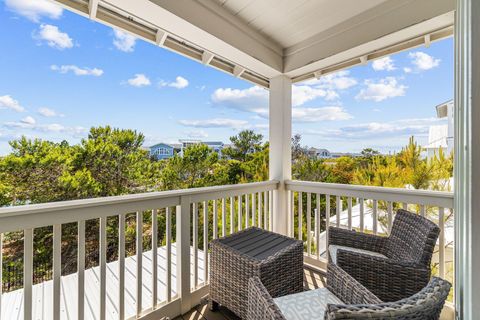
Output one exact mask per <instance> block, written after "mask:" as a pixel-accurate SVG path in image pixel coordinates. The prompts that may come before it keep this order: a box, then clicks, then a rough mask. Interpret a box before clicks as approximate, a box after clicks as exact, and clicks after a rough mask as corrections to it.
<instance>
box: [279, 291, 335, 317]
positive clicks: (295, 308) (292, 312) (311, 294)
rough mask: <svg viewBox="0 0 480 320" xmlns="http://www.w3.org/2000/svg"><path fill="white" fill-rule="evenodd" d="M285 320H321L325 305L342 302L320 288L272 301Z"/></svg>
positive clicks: (323, 315)
mask: <svg viewBox="0 0 480 320" xmlns="http://www.w3.org/2000/svg"><path fill="white" fill-rule="evenodd" d="M273 301H275V304H276V305H277V306H278V308H279V309H280V310H281V311H282V314H283V316H284V317H285V319H287V320H307V319H308V320H323V319H324V317H325V310H326V308H327V304H342V303H343V302H342V301H341V300H340V299H339V298H337V297H336V296H335V295H334V294H333V293H331V292H330V291H329V290H328V289H327V288H320V289H315V290H310V291H305V292H301V293H295V294H290V295H287V296H283V297H279V298H275V299H273Z"/></svg>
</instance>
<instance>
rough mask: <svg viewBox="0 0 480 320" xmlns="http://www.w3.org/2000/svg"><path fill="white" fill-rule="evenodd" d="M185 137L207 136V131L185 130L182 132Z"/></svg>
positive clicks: (199, 137) (198, 137)
mask: <svg viewBox="0 0 480 320" xmlns="http://www.w3.org/2000/svg"><path fill="white" fill-rule="evenodd" d="M184 134H185V135H186V136H187V137H189V138H190V139H204V138H208V133H207V132H205V131H204V130H192V131H186V132H185V133H184Z"/></svg>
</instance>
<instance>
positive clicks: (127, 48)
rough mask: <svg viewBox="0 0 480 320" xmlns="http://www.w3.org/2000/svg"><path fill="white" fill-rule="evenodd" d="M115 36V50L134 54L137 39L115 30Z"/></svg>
mask: <svg viewBox="0 0 480 320" xmlns="http://www.w3.org/2000/svg"><path fill="white" fill-rule="evenodd" d="M113 35H114V39H113V45H114V46H115V48H117V49H118V50H120V51H123V52H133V50H134V49H135V42H136V41H137V38H135V37H134V36H132V35H131V34H129V33H126V32H124V31H121V30H118V29H114V30H113Z"/></svg>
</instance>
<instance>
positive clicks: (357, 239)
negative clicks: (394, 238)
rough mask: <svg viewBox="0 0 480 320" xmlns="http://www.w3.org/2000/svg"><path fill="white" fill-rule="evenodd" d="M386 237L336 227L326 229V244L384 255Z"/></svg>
mask: <svg viewBox="0 0 480 320" xmlns="http://www.w3.org/2000/svg"><path fill="white" fill-rule="evenodd" d="M387 240H388V238H387V237H381V236H376V235H372V234H367V233H362V232H356V231H353V230H347V229H341V228H337V227H329V228H328V243H329V244H333V245H338V246H345V247H350V248H357V249H362V250H368V251H375V252H379V253H381V254H385V247H386V243H387Z"/></svg>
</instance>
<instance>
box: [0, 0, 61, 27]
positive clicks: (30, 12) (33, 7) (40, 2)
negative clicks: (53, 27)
mask: <svg viewBox="0 0 480 320" xmlns="http://www.w3.org/2000/svg"><path fill="white" fill-rule="evenodd" d="M5 5H6V6H7V8H8V9H9V10H11V11H13V12H15V13H17V14H19V15H21V16H24V17H26V18H27V19H29V20H31V21H33V22H38V21H40V18H41V17H48V18H50V19H58V18H60V17H61V16H62V13H63V9H62V7H60V6H59V5H57V4H55V3H53V2H52V1H48V0H5Z"/></svg>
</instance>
